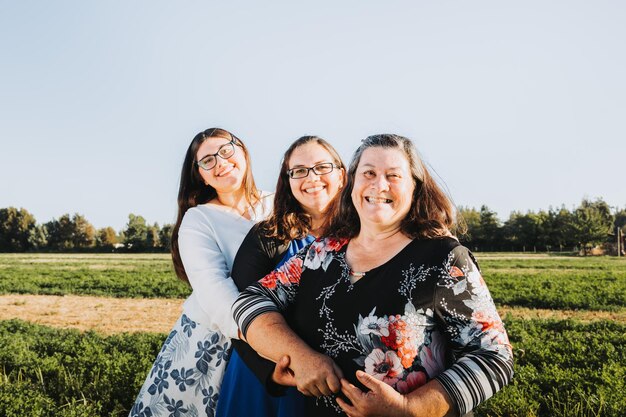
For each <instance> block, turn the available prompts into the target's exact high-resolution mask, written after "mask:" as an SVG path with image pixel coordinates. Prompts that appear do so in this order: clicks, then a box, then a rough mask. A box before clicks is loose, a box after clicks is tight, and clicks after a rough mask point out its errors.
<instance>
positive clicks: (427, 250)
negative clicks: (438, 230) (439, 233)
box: [412, 237, 463, 261]
mask: <svg viewBox="0 0 626 417" xmlns="http://www.w3.org/2000/svg"><path fill="white" fill-rule="evenodd" d="M458 247H463V246H462V245H461V244H460V243H459V241H458V240H456V239H454V238H452V237H441V238H429V239H415V240H414V241H413V244H412V249H413V251H414V252H418V253H420V254H422V256H424V257H425V258H427V259H432V260H433V261H437V260H440V259H441V260H443V259H445V258H447V257H448V255H449V254H450V253H451V252H453V251H455V250H456V249H457V248H458Z"/></svg>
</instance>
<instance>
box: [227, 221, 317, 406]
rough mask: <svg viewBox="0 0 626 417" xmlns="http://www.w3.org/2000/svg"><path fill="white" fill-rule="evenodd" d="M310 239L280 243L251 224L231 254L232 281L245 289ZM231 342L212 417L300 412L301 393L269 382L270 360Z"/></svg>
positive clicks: (310, 237)
mask: <svg viewBox="0 0 626 417" xmlns="http://www.w3.org/2000/svg"><path fill="white" fill-rule="evenodd" d="M313 240H314V237H313V236H307V237H305V238H303V239H297V240H293V241H291V242H290V243H289V245H282V246H281V245H280V244H279V243H278V242H276V241H268V240H267V239H264V238H262V237H261V236H259V235H258V230H257V228H256V227H255V228H252V230H251V231H250V233H249V234H248V236H246V238H245V239H244V241H243V243H242V245H241V248H240V249H239V252H238V253H237V257H236V258H235V262H234V265H233V272H232V277H233V280H234V281H235V284H237V287H239V289H240V290H243V289H245V288H246V287H247V286H248V285H250V284H252V283H254V282H256V281H257V280H258V279H260V278H262V277H263V276H265V275H266V274H267V273H269V272H271V271H272V270H273V269H274V268H275V267H279V266H281V265H282V264H283V263H284V262H285V261H286V260H288V259H289V258H291V257H292V256H293V255H295V254H296V253H297V252H298V251H299V250H300V249H302V248H304V247H305V246H306V245H308V244H309V243H311V242H312V241H313ZM276 260H278V263H276ZM233 342H234V343H233V345H234V347H235V349H233V351H232V355H231V358H230V361H229V363H228V366H227V368H226V373H225V374H224V379H223V381H222V387H221V390H220V398H219V401H218V403H217V411H216V417H234V416H250V417H270V416H271V417H295V416H302V415H304V398H305V397H304V396H303V395H302V394H300V393H299V392H298V391H297V390H296V389H295V388H292V387H289V388H285V387H281V386H278V385H276V384H274V383H272V382H271V375H272V372H273V370H274V363H273V362H271V361H268V360H265V359H263V358H261V357H260V356H258V355H257V354H256V352H254V350H253V349H252V348H251V347H250V346H249V345H247V344H246V343H245V342H242V341H233ZM270 393H271V394H272V395H270Z"/></svg>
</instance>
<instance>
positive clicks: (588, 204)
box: [0, 199, 626, 252]
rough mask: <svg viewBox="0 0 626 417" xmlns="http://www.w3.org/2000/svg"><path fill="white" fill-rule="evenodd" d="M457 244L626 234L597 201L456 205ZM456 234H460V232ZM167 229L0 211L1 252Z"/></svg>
mask: <svg viewBox="0 0 626 417" xmlns="http://www.w3.org/2000/svg"><path fill="white" fill-rule="evenodd" d="M459 214H460V216H459V219H460V220H461V222H460V223H461V225H465V226H466V229H467V231H466V232H465V233H464V234H460V240H461V241H462V242H463V243H464V244H465V245H466V246H468V247H469V248H471V249H473V250H477V251H559V250H573V249H584V250H587V249H589V248H591V247H593V246H596V245H598V244H602V243H605V242H609V241H611V240H613V241H614V237H611V234H613V233H615V231H616V228H620V229H622V230H623V231H624V232H626V209H622V210H612V209H611V207H610V206H609V205H608V204H607V203H606V202H604V201H603V200H601V199H598V200H596V201H590V200H583V201H582V202H581V204H580V206H579V207H578V208H576V209H574V210H572V211H570V210H568V209H566V208H565V207H561V208H560V209H549V210H548V211H543V210H541V211H539V212H538V213H535V212H532V211H529V212H527V213H520V212H513V213H511V215H510V217H509V219H508V220H507V221H505V222H504V223H502V222H501V221H500V220H499V219H498V216H497V214H496V213H495V212H494V211H492V210H490V209H489V207H487V206H482V207H481V208H480V210H477V209H474V208H466V207H461V208H460V209H459ZM459 231H460V230H459ZM171 234H172V225H171V224H166V225H163V226H162V227H159V225H158V224H157V223H154V224H153V225H149V224H147V223H146V220H145V219H144V218H143V217H141V216H137V215H134V214H130V215H129V216H128V223H127V224H126V227H125V229H124V230H121V231H120V232H119V233H118V232H116V231H115V230H114V229H113V228H112V227H105V228H102V229H97V230H96V229H95V228H94V227H93V226H92V225H91V224H90V223H89V221H87V219H86V218H85V217H84V216H82V215H80V214H74V215H72V216H70V215H69V214H64V215H63V216H61V217H60V218H58V219H53V220H52V221H49V222H48V223H44V224H37V222H36V221H35V217H34V216H33V215H32V214H30V213H29V212H28V211H27V210H26V209H23V208H22V209H16V208H14V207H9V208H3V209H0V252H26V251H55V252H62V251H111V250H119V251H132V252H152V251H154V252H157V251H168V250H169V246H170V236H171Z"/></svg>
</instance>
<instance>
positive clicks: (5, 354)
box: [0, 320, 165, 417]
mask: <svg viewBox="0 0 626 417" xmlns="http://www.w3.org/2000/svg"><path fill="white" fill-rule="evenodd" d="M164 339H165V335H154V334H122V335H115V336H109V337H103V336H100V335H98V334H96V333H93V332H86V333H81V332H79V331H76V330H59V329H53V328H49V327H45V326H38V325H33V324H28V323H25V322H22V321H19V320H9V321H3V322H0V364H2V369H1V370H0V415H2V416H7V417H10V416H15V417H17V416H42V417H43V416H46V417H47V416H51V417H55V416H59V417H61V416H63V417H69V416H72V417H78V416H84V417H87V416H90V417H93V416H125V415H128V411H129V409H130V406H131V403H132V401H133V399H134V398H133V396H134V395H136V394H137V392H139V387H140V386H141V384H142V383H143V380H144V379H145V377H146V375H147V371H148V369H149V368H150V366H151V365H152V361H154V358H155V357H156V353H157V352H158V350H159V349H160V348H161V344H162V343H163V340H164Z"/></svg>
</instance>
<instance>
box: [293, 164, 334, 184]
mask: <svg viewBox="0 0 626 417" xmlns="http://www.w3.org/2000/svg"><path fill="white" fill-rule="evenodd" d="M334 168H341V167H340V166H338V165H335V164H333V163H332V162H324V163H321V164H317V165H315V166H312V167H311V168H307V167H297V168H291V169H288V170H287V174H288V175H289V178H291V179H293V180H297V179H299V178H305V177H308V176H309V172H310V171H313V172H314V173H316V174H317V175H326V174H330V173H331V172H332V171H333V169H334Z"/></svg>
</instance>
